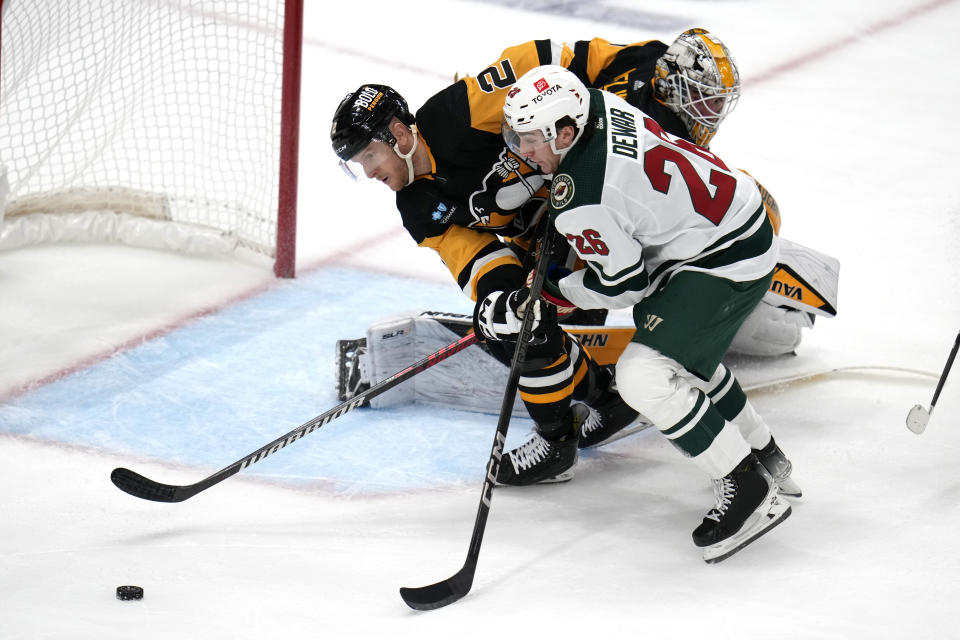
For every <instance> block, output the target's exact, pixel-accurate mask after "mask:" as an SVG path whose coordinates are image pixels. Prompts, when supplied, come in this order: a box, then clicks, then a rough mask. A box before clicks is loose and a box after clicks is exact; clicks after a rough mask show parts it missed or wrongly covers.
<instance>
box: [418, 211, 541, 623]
mask: <svg viewBox="0 0 960 640" xmlns="http://www.w3.org/2000/svg"><path fill="white" fill-rule="evenodd" d="M550 228H551V223H550V221H549V220H548V221H547V228H546V230H545V231H544V232H543V236H542V238H541V239H540V255H539V256H538V257H537V266H536V271H535V272H534V278H533V282H532V283H531V284H530V297H529V303H528V304H527V310H526V312H525V313H524V315H523V323H522V324H521V326H520V332H519V334H518V335H517V346H516V348H515V349H514V351H513V360H512V361H511V362H510V374H509V375H508V377H507V386H506V390H505V391H504V393H503V404H502V406H501V407H500V420H499V421H498V422H497V432H496V434H495V435H494V438H493V448H492V449H491V451H490V459H489V460H488V461H487V475H486V477H485V478H484V480H483V489H482V490H481V492H480V505H479V506H478V507H477V518H476V520H475V521H474V525H473V535H472V536H471V537H470V547H469V549H468V550H467V559H466V561H465V562H464V563H463V567H461V568H460V570H459V571H457V572H456V573H455V574H454V575H452V576H451V577H449V578H447V579H446V580H441V581H440V582H437V583H435V584H431V585H427V586H425V587H401V588H400V597H401V598H403V601H404V602H406V603H407V605H408V606H409V607H410V608H412V609H417V610H420V611H430V610H432V609H439V608H440V607H445V606H446V605H448V604H450V603H452V602H456V601H457V600H459V599H460V598H462V597H463V596H465V595H467V593H468V592H469V591H470V587H472V586H473V577H474V574H476V572H477V560H478V559H479V557H480V544H481V543H482V542H483V532H484V529H486V526H487V516H488V515H489V514H490V500H491V499H492V497H493V487H494V486H495V485H496V483H497V472H498V471H499V470H500V458H501V457H502V456H503V445H504V443H505V442H506V440H507V427H509V426H510V417H511V415H512V413H513V402H514V400H515V399H516V397H517V386H518V383H519V382H520V364H521V363H522V362H523V361H524V357H525V356H526V353H527V341H528V339H529V337H530V333H531V326H532V325H533V316H534V314H533V313H532V311H531V309H532V308H533V306H534V303H535V302H536V301H537V300H538V299H539V298H540V292H541V291H542V290H543V281H544V279H545V278H546V272H547V267H548V265H549V263H550V253H551V251H550V247H551V243H550V241H549V239H550Z"/></svg>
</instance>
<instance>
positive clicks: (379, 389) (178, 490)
mask: <svg viewBox="0 0 960 640" xmlns="http://www.w3.org/2000/svg"><path fill="white" fill-rule="evenodd" d="M476 343H477V336H475V335H474V334H472V333H470V334H467V335H465V336H463V337H462V338H460V339H459V340H457V341H456V342H453V343H451V344H449V345H447V346H445V347H443V348H442V349H440V350H438V351H434V352H433V353H431V354H430V355H428V356H427V357H425V358H423V359H421V360H419V361H417V362H416V363H414V364H412V365H410V366H409V367H407V368H406V369H403V370H402V371H398V372H397V373H395V374H393V375H392V376H390V377H389V378H386V379H384V380H381V381H380V382H378V383H377V384H375V385H373V386H372V387H370V388H369V389H367V390H366V391H363V392H362V393H358V394H357V395H355V396H353V397H352V398H350V399H349V400H347V401H345V402H342V403H340V404H338V405H337V406H335V407H333V408H332V409H330V410H328V411H326V412H325V413H322V414H320V415H319V416H317V417H316V418H313V419H312V420H310V421H308V422H305V423H304V424H302V425H300V426H299V427H297V428H296V429H294V430H293V431H290V432H288V433H285V434H284V435H282V436H280V437H279V438H277V439H276V440H274V441H273V442H270V443H268V444H266V445H264V446H262V447H260V448H259V449H257V450H256V451H254V452H253V453H251V454H249V455H247V456H245V457H244V458H241V459H240V460H237V461H236V462H234V463H233V464H231V465H229V466H227V467H224V468H223V469H221V470H220V471H217V472H216V473H214V474H213V475H211V476H209V477H207V478H204V479H203V480H201V481H200V482H195V483H194V484H187V485H172V484H164V483H162V482H157V481H156V480H151V479H150V478H147V477H146V476H143V475H141V474H139V473H137V472H135V471H131V470H129V469H124V468H123V467H118V468H116V469H114V470H113V472H111V473H110V480H111V481H112V482H113V484H115V485H116V486H117V488H118V489H120V490H121V491H124V492H126V493H129V494H130V495H132V496H134V497H136V498H142V499H143V500H152V501H154V502H183V501H184V500H186V499H188V498H192V497H193V496H195V495H197V494H198V493H200V492H201V491H205V490H206V489H209V488H210V487H212V486H213V485H215V484H218V483H220V482H222V481H224V480H226V479H227V478H229V477H230V476H232V475H234V474H236V473H238V472H240V471H243V470H244V469H246V468H247V467H249V466H250V465H252V464H255V463H257V462H260V461H261V460H263V459H264V458H266V457H267V456H269V455H270V454H272V453H276V452H277V451H279V450H280V449H283V448H284V447H285V446H287V445H288V444H290V443H291V442H294V441H296V440H299V439H301V438H303V437H304V436H307V435H309V434H311V433H313V432H314V431H316V430H317V429H319V428H320V427H322V426H324V425H325V424H327V423H328V422H330V421H332V420H336V419H337V418H339V417H340V416H342V415H343V414H345V413H347V412H348V411H352V410H353V409H356V408H357V407H360V406H363V405H364V404H366V402H367V401H368V400H369V399H370V398H374V397H376V396H378V395H380V394H381V393H383V392H384V391H387V390H388V389H392V388H393V387H395V386H397V385H398V384H400V383H401V382H403V381H405V380H408V379H409V378H412V377H413V376H415V375H417V374H418V373H420V372H422V371H426V370H427V369H429V368H430V367H432V366H433V365H435V364H438V363H440V362H443V361H444V360H446V359H447V358H449V357H450V356H452V355H454V354H456V353H459V352H461V351H463V350H464V349H466V348H467V347H469V346H471V345H474V344H476Z"/></svg>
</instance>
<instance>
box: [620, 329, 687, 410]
mask: <svg viewBox="0 0 960 640" xmlns="http://www.w3.org/2000/svg"><path fill="white" fill-rule="evenodd" d="M678 367H679V365H678V364H677V362H676V361H675V360H673V359H671V358H668V357H666V356H664V355H663V354H661V353H660V352H659V351H657V350H655V349H651V348H650V347H648V346H646V345H642V344H638V343H636V342H631V343H630V344H629V345H627V348H626V349H624V350H623V354H622V355H621V356H620V359H619V360H618V361H617V389H618V390H619V391H620V395H621V397H622V398H623V399H624V400H625V401H626V402H627V404H629V405H630V406H631V407H633V408H634V409H636V410H637V411H639V412H640V413H642V414H644V415H650V414H651V413H656V412H657V408H658V407H660V406H661V405H662V404H664V403H665V402H667V401H669V399H670V398H671V397H672V396H674V395H675V394H676V392H677V387H676V382H675V378H676V374H677V370H678Z"/></svg>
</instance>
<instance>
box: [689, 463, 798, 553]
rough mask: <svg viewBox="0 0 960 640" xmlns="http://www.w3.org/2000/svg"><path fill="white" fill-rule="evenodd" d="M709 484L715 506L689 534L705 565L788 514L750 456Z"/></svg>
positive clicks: (765, 474) (740, 546)
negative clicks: (700, 551)
mask: <svg viewBox="0 0 960 640" xmlns="http://www.w3.org/2000/svg"><path fill="white" fill-rule="evenodd" d="M713 482H714V491H715V493H716V498H717V503H716V504H715V505H714V507H713V508H712V509H711V510H710V512H709V513H707V515H706V517H705V518H704V519H703V522H702V523H701V524H700V526H699V527H697V528H696V529H695V530H694V531H693V542H694V544H696V545H697V546H698V547H703V560H704V561H705V562H707V563H711V564H712V563H715V562H720V561H721V560H725V559H726V558H729V557H730V556H732V555H733V554H735V553H736V552H737V551H740V550H741V549H743V548H744V547H745V546H747V545H748V544H750V543H751V542H753V541H754V540H756V539H757V538H759V537H760V536H762V535H763V534H765V533H766V532H768V531H769V530H770V529H772V528H773V527H775V526H777V525H778V524H780V523H781V522H783V521H784V520H785V519H786V518H787V517H788V516H789V515H790V512H791V509H790V504H789V503H787V502H786V501H785V500H782V499H780V498H779V497H778V495H777V483H776V481H775V480H774V479H773V477H772V476H771V475H770V473H769V472H768V471H767V470H766V468H764V466H763V465H762V464H760V461H759V460H757V458H756V456H754V455H753V454H751V455H749V456H747V457H746V458H744V460H743V461H742V462H741V463H740V464H739V465H737V467H736V468H735V469H734V470H733V471H731V472H730V473H729V474H727V475H726V476H724V477H723V478H720V479H719V480H714V481H713Z"/></svg>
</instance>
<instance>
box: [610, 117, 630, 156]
mask: <svg viewBox="0 0 960 640" xmlns="http://www.w3.org/2000/svg"><path fill="white" fill-rule="evenodd" d="M609 113H610V149H611V151H613V153H615V154H617V155H618V156H626V157H627V158H633V159H634V160H636V159H637V121H636V120H635V119H634V117H633V114H632V113H630V112H629V111H623V110H622V109H610V112H609Z"/></svg>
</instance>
